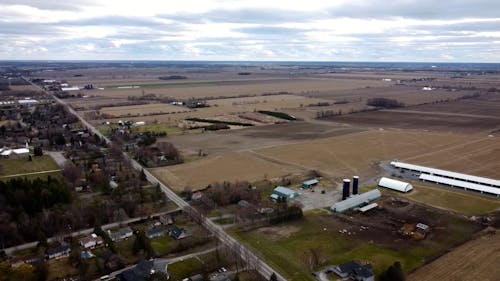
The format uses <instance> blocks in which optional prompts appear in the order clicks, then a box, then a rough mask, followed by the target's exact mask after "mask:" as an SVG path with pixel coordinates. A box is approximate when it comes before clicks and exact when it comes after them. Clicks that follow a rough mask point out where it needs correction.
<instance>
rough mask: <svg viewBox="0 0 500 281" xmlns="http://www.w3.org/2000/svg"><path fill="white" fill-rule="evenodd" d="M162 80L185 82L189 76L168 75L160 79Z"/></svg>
mask: <svg viewBox="0 0 500 281" xmlns="http://www.w3.org/2000/svg"><path fill="white" fill-rule="evenodd" d="M158 79H160V80H183V79H187V76H184V75H167V76H160V77H158Z"/></svg>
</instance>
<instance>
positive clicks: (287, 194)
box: [271, 186, 299, 200]
mask: <svg viewBox="0 0 500 281" xmlns="http://www.w3.org/2000/svg"><path fill="white" fill-rule="evenodd" d="M298 196H299V193H298V192H297V191H294V190H292V189H290V188H288V187H284V186H277V187H276V188H275V189H274V192H273V194H271V199H275V200H277V199H278V198H285V199H286V200H288V199H293V198H296V197H298Z"/></svg>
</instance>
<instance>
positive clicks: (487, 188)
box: [419, 174, 500, 196]
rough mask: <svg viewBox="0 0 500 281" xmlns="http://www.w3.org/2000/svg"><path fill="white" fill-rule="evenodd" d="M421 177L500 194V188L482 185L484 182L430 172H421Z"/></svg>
mask: <svg viewBox="0 0 500 281" xmlns="http://www.w3.org/2000/svg"><path fill="white" fill-rule="evenodd" d="M419 179H421V180H425V181H432V182H435V183H441V184H447V185H451V186H456V187H461V188H466V189H471V190H475V191H479V192H486V193H490V194H494V195H496V196H500V188H496V187H491V186H486V185H482V184H477V183H472V182H466V181H461V180H454V179H449V178H444V177H439V176H433V175H428V174H421V175H420V176H419Z"/></svg>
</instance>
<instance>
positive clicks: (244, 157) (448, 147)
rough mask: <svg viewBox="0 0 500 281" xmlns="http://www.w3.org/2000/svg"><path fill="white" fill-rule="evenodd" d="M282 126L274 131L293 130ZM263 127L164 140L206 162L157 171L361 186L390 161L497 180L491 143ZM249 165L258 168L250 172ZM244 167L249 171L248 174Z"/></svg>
mask: <svg viewBox="0 0 500 281" xmlns="http://www.w3.org/2000/svg"><path fill="white" fill-rule="evenodd" d="M284 125H285V126H283V125H275V126H274V128H275V129H276V128H279V127H280V126H283V127H284V128H290V129H291V128H293V127H294V126H295V124H293V123H289V124H284ZM303 125H304V126H307V123H303ZM317 126H318V128H322V129H323V130H324V129H325V127H321V126H320V125H317ZM268 127H270V126H265V127H259V128H251V129H243V130H239V131H238V132H231V134H229V133H228V132H224V133H213V134H211V133H209V134H200V135H196V136H177V137H173V138H170V141H172V142H173V143H174V145H176V146H178V147H179V148H180V149H181V151H182V152H183V153H184V154H195V153H196V152H197V151H198V150H199V149H201V150H202V151H203V152H205V153H208V155H209V158H206V159H204V160H199V161H197V162H193V163H188V164H185V165H180V166H175V167H168V168H159V169H158V170H161V169H168V170H169V171H170V172H171V173H172V174H173V175H175V176H176V177H177V178H180V179H186V184H188V185H192V186H197V187H201V186H205V185H208V184H210V183H211V182H213V181H216V180H218V179H221V180H222V179H224V180H242V179H246V180H258V179H264V177H265V175H266V174H267V176H268V177H274V176H279V175H284V174H287V173H295V172H297V171H301V172H307V171H309V170H318V171H320V172H322V173H323V174H324V175H325V176H327V177H329V178H331V179H334V180H335V179H341V178H342V177H345V176H350V175H360V176H362V177H363V181H367V179H370V178H373V177H375V176H377V175H378V174H379V173H380V172H381V171H380V167H379V165H378V164H379V163H380V162H382V161H391V160H394V159H399V160H402V161H407V162H410V163H416V164H425V165H429V166H431V167H436V168H444V169H451V170H454V171H458V172H464V173H473V174H477V175H482V176H486V177H498V176H499V172H498V171H499V170H500V163H499V162H498V161H495V160H494V158H495V157H496V156H497V155H498V154H495V153H491V151H497V150H498V149H500V142H497V141H496V140H495V139H493V138H488V137H486V138H484V137H477V136H469V135H458V134H446V133H422V132H418V131H394V130H391V131H385V130H382V131H380V130H372V131H366V132H358V133H356V131H351V130H349V129H350V128H336V129H334V128H330V130H325V132H328V133H327V134H326V135H323V137H324V138H322V139H316V140H313V138H314V132H312V131H311V132H309V133H308V134H305V135H303V137H304V138H303V139H301V138H300V135H293V134H289V135H286V134H283V135H282V136H281V138H280V137H279V136H280V133H279V131H277V130H269V131H268V130H265V129H266V128H268ZM313 127H314V126H313ZM328 134H332V135H333V136H331V137H328V136H329V135H328ZM335 134H337V136H335ZM294 136H295V138H294ZM266 137H268V138H269V139H266ZM318 137H320V135H317V136H316V138H318ZM474 147H480V148H482V149H480V148H477V149H472V148H474ZM231 151H233V152H231ZM234 151H236V152H238V153H235V152H234ZM482 151H484V153H481V152H482ZM488 151H489V152H490V153H487V152H488ZM211 155H212V156H211ZM214 155H215V157H214ZM236 155H237V156H238V157H236ZM443 159H446V160H445V161H443ZM240 162H241V163H242V164H241V165H242V166H240V164H239V163H240ZM484 162H487V163H484ZM245 163H246V164H245ZM248 163H251V164H248ZM254 163H255V164H254ZM481 163H484V164H481ZM247 165H248V166H247ZM254 165H260V167H261V168H259V169H254V168H253V167H254ZM265 165H269V166H265ZM248 167H252V170H251V172H250V173H249V170H248V169H247V168H248ZM264 167H265V168H264Z"/></svg>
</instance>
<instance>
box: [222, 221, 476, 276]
mask: <svg viewBox="0 0 500 281" xmlns="http://www.w3.org/2000/svg"><path fill="white" fill-rule="evenodd" d="M334 220H335V218H333V217H332V215H330V214H325V213H324V212H315V213H310V212H309V213H307V215H306V216H305V217H304V218H303V219H301V220H299V221H295V222H291V223H288V224H285V225H279V226H275V227H270V228H266V229H265V230H264V229H257V230H252V231H249V232H237V231H235V230H234V229H230V230H229V231H230V233H231V234H232V235H233V236H235V237H236V238H237V239H238V240H240V241H243V242H244V243H245V244H247V245H248V246H249V247H250V248H252V249H253V250H254V252H257V253H260V255H261V256H262V257H264V259H265V260H266V261H267V262H268V263H269V264H270V265H271V266H272V267H273V268H275V269H276V270H277V271H278V272H280V273H282V274H283V275H284V276H285V277H286V278H287V280H313V278H312V275H311V272H312V271H313V270H318V269H319V268H321V267H323V266H327V265H332V264H339V263H343V262H347V261H350V260H359V261H361V262H368V263H371V264H372V265H373V268H374V272H375V274H380V273H381V272H382V271H383V270H385V269H386V268H387V267H388V266H389V265H391V264H392V263H394V262H395V261H400V262H401V264H402V265H403V268H404V270H405V271H406V272H409V271H411V270H413V269H415V268H417V267H418V266H420V265H422V264H423V263H424V261H425V260H426V259H430V258H432V257H434V256H435V255H438V254H439V253H442V252H443V251H444V250H445V249H448V248H449V247H451V246H453V245H455V244H458V243H460V242H462V241H463V240H465V239H467V237H469V236H470V234H471V232H473V231H477V229H476V228H474V227H471V226H470V224H469V223H468V222H466V221H464V220H460V219H451V221H450V224H449V225H447V228H449V229H448V230H446V233H447V234H448V233H449V235H447V236H446V237H445V238H443V239H442V240H439V241H435V240H425V241H424V242H425V243H419V244H417V245H413V246H409V245H408V246H407V245H405V246H396V245H394V246H391V248H389V247H387V246H383V245H379V244H375V243H374V242H372V241H370V240H368V239H364V238H359V239H358V238H351V237H349V236H346V235H342V234H339V232H338V231H339V229H338V225H336V224H335V222H334ZM363 239H364V240H363ZM310 249H316V250H317V251H319V252H320V253H321V256H323V257H324V262H322V263H321V265H320V266H318V267H317V268H314V269H310V268H308V265H307V263H306V260H308V259H309V254H308V253H310Z"/></svg>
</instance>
